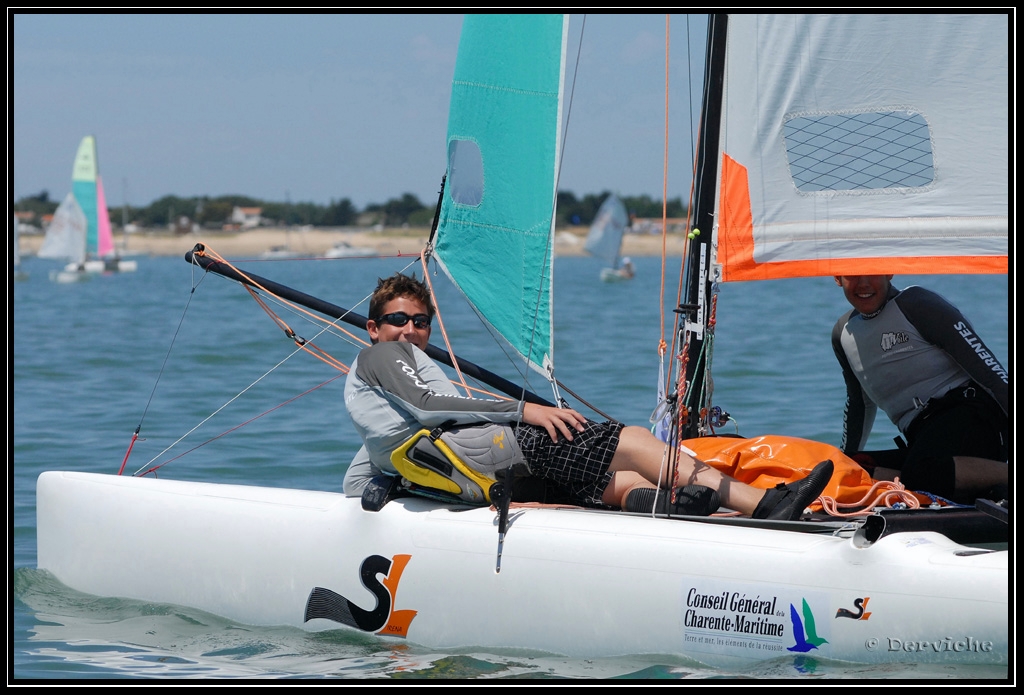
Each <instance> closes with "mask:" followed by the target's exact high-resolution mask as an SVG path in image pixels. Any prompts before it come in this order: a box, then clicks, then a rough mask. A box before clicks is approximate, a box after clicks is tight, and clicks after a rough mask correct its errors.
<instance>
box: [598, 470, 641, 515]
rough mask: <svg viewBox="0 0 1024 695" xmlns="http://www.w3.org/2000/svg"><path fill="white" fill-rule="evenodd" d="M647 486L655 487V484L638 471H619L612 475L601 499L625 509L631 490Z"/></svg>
mask: <svg viewBox="0 0 1024 695" xmlns="http://www.w3.org/2000/svg"><path fill="white" fill-rule="evenodd" d="M641 487H647V488H651V489H654V484H653V483H651V481H649V480H647V478H645V477H643V476H642V475H640V474H639V473H637V472H636V471H618V472H617V473H615V475H613V476H612V481H611V482H610V483H608V487H606V488H605V489H604V494H602V495H601V501H602V502H604V503H605V504H607V505H610V506H612V507H618V508H619V509H623V508H624V507H625V506H626V496H627V495H628V494H629V493H630V491H631V490H634V489H636V488H641Z"/></svg>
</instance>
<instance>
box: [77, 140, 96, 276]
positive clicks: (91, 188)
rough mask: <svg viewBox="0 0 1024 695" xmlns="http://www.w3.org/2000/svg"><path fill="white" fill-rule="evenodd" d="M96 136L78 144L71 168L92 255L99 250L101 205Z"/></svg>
mask: <svg viewBox="0 0 1024 695" xmlns="http://www.w3.org/2000/svg"><path fill="white" fill-rule="evenodd" d="M97 171H98V167H97V164H96V138H94V137H93V136H92V135H86V136H85V137H84V138H82V142H80V143H79V145H78V153H77V154H76V155H75V164H74V167H73V168H72V170H71V191H72V193H74V194H75V200H76V201H78V206H79V207H80V208H82V212H83V213H84V214H85V220H86V223H87V225H88V226H87V227H86V231H85V249H86V253H87V254H88V255H91V256H97V255H98V252H99V205H98V200H97V192H96V177H97Z"/></svg>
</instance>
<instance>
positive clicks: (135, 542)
mask: <svg viewBox="0 0 1024 695" xmlns="http://www.w3.org/2000/svg"><path fill="white" fill-rule="evenodd" d="M37 505H38V506H37V509H38V512H37V513H38V566H39V567H40V568H41V569H45V570H48V571H50V572H52V573H53V574H54V576H55V577H56V578H57V579H59V580H60V581H62V582H63V583H64V584H66V585H67V586H69V587H71V588H73V589H76V590H79V591H83V592H87V593H91V594H95V595H99V596H118V597H124V598H132V599H139V600H145V601H154V602H161V603H171V604H179V605H185V606H190V607H194V608H198V609H202V610H206V611H209V612H212V613H215V614H218V615H221V616H224V617H226V618H229V619H232V620H237V621H240V622H242V623H245V624H250V625H291V626H297V627H302V628H304V629H309V630H329V629H346V628H347V629H356V630H361V631H363V632H367V633H372V634H378V635H382V636H391V637H395V638H405V639H408V640H409V641H412V642H415V643H418V644H422V645H425V646H428V647H435V648H449V647H462V646H476V647H484V648H488V647H489V648H526V649H538V650H545V651H550V652H555V653H561V654H566V655H568V656H575V657H588V656H589V657H601V656H613V655H621V654H641V653H655V654H678V655H684V656H686V657H690V658H693V659H695V660H697V661H699V662H702V663H705V664H708V665H711V666H718V667H721V666H735V665H742V664H746V663H752V662H756V661H761V660H765V659H773V658H778V657H784V656H790V655H800V654H806V655H809V656H815V657H820V658H829V659H839V660H848V661H853V662H863V663H884V662H931V663H943V662H948V663H1002V664H1005V663H1007V660H1008V630H1007V625H1008V616H1009V608H1008V603H1007V588H1008V578H1009V567H1008V552H1006V551H997V552H988V551H978V550H977V549H972V548H967V547H965V546H961V545H958V544H956V543H953V542H952V541H950V540H949V539H947V538H946V537H945V536H942V535H940V534H936V533H932V532H920V533H896V534H893V535H888V536H884V537H882V538H880V539H879V540H877V541H876V542H874V543H865V542H863V541H861V540H859V539H858V538H856V537H855V536H853V534H850V533H847V534H845V537H840V536H839V535H834V534H832V533H824V534H823V533H806V532H799V531H795V530H788V529H787V528H786V527H797V526H799V527H806V526H807V524H788V523H783V524H779V523H776V525H775V526H776V527H775V528H758V527H755V526H753V525H752V523H751V522H749V521H739V522H737V523H731V522H727V523H704V522H701V521H693V520H680V519H652V518H647V517H644V516H640V515H630V514H623V513H616V512H603V511H596V510H576V509H536V508H530V509H513V510H512V511H511V513H510V520H509V527H508V533H507V535H506V538H505V542H504V547H503V554H502V558H501V571H500V572H495V567H496V557H497V549H498V533H497V514H496V513H495V512H494V511H493V510H491V509H487V508H461V507H460V508H448V507H445V506H443V505H439V504H438V503H436V502H433V501H431V500H426V499H422V498H418V497H411V498H408V497H407V498H401V499H397V500H393V501H391V502H389V503H388V504H386V505H385V506H384V507H383V508H382V509H381V510H380V511H378V512H370V511H366V510H364V509H363V508H362V505H361V503H360V500H359V499H356V498H349V497H345V496H344V495H342V494H339V493H331V492H314V491H303V490H288V489H276V488H274V489H271V488H262V487H248V486H239V485H222V484H213V483H193V482H181V481H173V480H163V479H160V480H157V479H149V478H133V477H121V476H114V475H102V474H91V473H77V472H46V473H43V474H42V475H41V476H40V477H39V480H38V485H37ZM84 520H88V522H87V523H83V521H84ZM311 598H312V600H311ZM308 616H326V617H311V618H310V619H309V620H307V619H306V618H307V617H308Z"/></svg>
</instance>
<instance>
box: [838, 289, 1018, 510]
mask: <svg viewBox="0 0 1024 695" xmlns="http://www.w3.org/2000/svg"><path fill="white" fill-rule="evenodd" d="M891 279H892V276H891V275H845V276H836V278H835V281H836V284H837V285H839V286H840V287H841V288H842V289H843V293H844V294H845V295H846V299H847V301H849V302H850V304H851V305H852V306H853V310H852V311H849V312H847V313H845V314H843V315H842V316H841V317H840V318H839V320H838V321H837V322H836V324H835V327H834V328H833V329H832V348H833V350H834V351H835V354H836V357H837V358H838V360H839V364H840V365H841V367H842V370H843V379H844V380H845V382H846V407H845V409H844V412H843V441H842V449H843V453H845V454H847V455H848V456H851V457H852V458H854V459H855V460H857V461H858V462H859V463H860V464H861V465H862V466H863V467H864V468H865V469H867V470H868V472H869V473H870V474H871V477H872V478H874V479H876V480H893V479H895V478H896V477H899V479H900V481H901V482H902V483H903V484H904V485H905V486H906V487H907V488H908V489H911V490H921V491H924V492H931V493H933V494H936V495H940V496H942V497H946V498H949V499H952V500H955V501H961V502H969V501H973V500H974V499H976V498H977V497H979V496H988V497H994V498H995V499H1003V498H1007V497H1008V495H1009V490H1008V480H1009V472H1008V469H1009V466H1008V464H1007V459H1008V456H1009V374H1008V373H1007V371H1006V369H1005V368H1004V367H1003V366H1002V365H1001V364H1000V363H999V360H998V359H996V357H995V355H993V354H992V351H991V350H989V349H988V347H987V346H986V345H985V343H984V342H983V341H982V340H981V338H980V337H979V336H978V335H977V333H975V332H974V329H973V327H972V326H971V323H970V322H969V321H968V320H967V319H966V318H965V317H964V316H963V314H961V313H960V311H959V310H958V309H957V308H956V307H955V306H953V305H952V304H950V303H949V302H948V301H946V300H945V299H943V298H942V297H941V296H939V295H938V294H936V293H935V292H932V291H931V290H927V289H925V288H923V287H914V286H911V287H908V288H906V289H904V290H898V289H896V288H895V287H893V286H892V284H891V282H890V281H891ZM878 408H881V409H882V410H883V411H884V412H885V413H886V415H888V416H889V419H890V420H891V421H892V422H893V424H894V425H896V427H897V428H898V429H899V431H900V433H901V434H902V435H903V438H904V439H905V440H906V441H905V442H904V441H903V440H901V439H899V438H897V444H898V445H900V448H898V449H895V450H884V451H871V452H867V451H863V447H864V446H865V444H866V442H867V439H868V435H869V434H870V433H871V428H872V425H873V424H874V419H875V415H876V413H877V410H878Z"/></svg>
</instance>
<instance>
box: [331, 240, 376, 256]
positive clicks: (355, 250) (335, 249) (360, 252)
mask: <svg viewBox="0 0 1024 695" xmlns="http://www.w3.org/2000/svg"><path fill="white" fill-rule="evenodd" d="M376 255H378V252H377V249H375V248H373V247H372V246H353V245H352V244H350V243H348V242H347V241H339V242H338V243H337V244H335V245H334V246H332V247H331V248H329V249H327V251H325V252H324V255H323V257H324V258H366V257H368V256H376Z"/></svg>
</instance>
